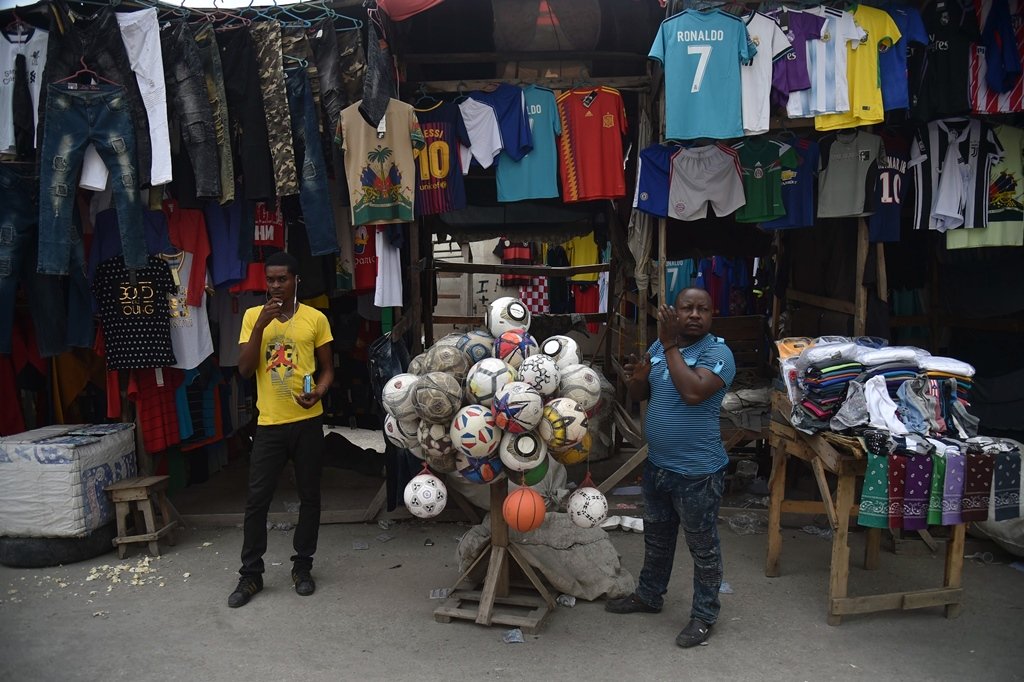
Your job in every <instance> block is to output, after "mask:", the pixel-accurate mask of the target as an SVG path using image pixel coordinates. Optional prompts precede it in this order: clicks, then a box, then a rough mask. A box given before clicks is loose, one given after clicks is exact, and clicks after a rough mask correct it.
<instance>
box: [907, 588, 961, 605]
mask: <svg viewBox="0 0 1024 682" xmlns="http://www.w3.org/2000/svg"><path fill="white" fill-rule="evenodd" d="M963 598H964V591H963V590H962V589H960V588H959V587H955V588H946V587H944V588H941V589H933V590H918V591H915V592H908V593H907V594H905V595H903V606H902V608H904V609H926V608H928V607H929V606H945V605H946V604H959V603H960V602H961V601H963Z"/></svg>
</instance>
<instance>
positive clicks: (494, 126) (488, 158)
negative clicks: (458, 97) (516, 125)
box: [459, 97, 502, 175]
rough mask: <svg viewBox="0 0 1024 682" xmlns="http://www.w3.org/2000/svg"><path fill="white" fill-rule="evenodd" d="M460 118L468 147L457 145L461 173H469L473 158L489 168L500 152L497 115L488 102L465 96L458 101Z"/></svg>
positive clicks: (499, 130) (499, 132) (499, 131)
mask: <svg viewBox="0 0 1024 682" xmlns="http://www.w3.org/2000/svg"><path fill="white" fill-rule="evenodd" d="M459 111H461V112H462V120H463V121H464V122H465V124H466V132H467V133H469V144H470V146H469V147H464V146H463V145H461V144H460V145H459V155H460V158H461V159H462V174H463V175H465V174H467V173H469V164H470V162H471V161H472V160H473V159H476V162H477V163H479V164H480V165H481V166H483V167H484V168H490V167H491V164H492V163H494V159H495V157H497V156H498V154H500V153H501V149H502V144H501V129H500V128H499V127H498V116H497V114H495V113H494V107H492V106H491V105H490V104H485V103H484V102H480V101H477V100H475V99H473V98H472V97H467V98H466V99H464V100H463V101H462V102H460V103H459Z"/></svg>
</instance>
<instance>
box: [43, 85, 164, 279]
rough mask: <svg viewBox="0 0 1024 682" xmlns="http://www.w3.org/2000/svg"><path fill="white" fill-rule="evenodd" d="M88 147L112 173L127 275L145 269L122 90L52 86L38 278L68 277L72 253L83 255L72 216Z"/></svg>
mask: <svg viewBox="0 0 1024 682" xmlns="http://www.w3.org/2000/svg"><path fill="white" fill-rule="evenodd" d="M90 142H91V143H93V144H94V145H95V147H96V151H97V152H99V155H100V158H102V159H103V162H104V163H105V164H106V166H107V169H108V170H109V171H110V177H111V187H112V189H113V195H114V207H115V208H116V209H117V220H118V225H119V226H120V228H121V246H122V247H123V251H124V260H125V265H126V266H127V267H128V268H129V269H132V268H143V267H146V264H147V256H146V242H145V239H144V238H143V233H142V203H141V201H140V199H139V188H138V178H139V174H138V172H137V169H136V168H135V130H134V128H133V127H132V118H131V108H130V106H129V103H128V98H127V96H126V95H125V90H124V88H123V87H121V86H112V85H102V86H95V87H94V88H90V89H87V90H79V89H76V85H75V84H74V83H67V84H51V85H49V86H48V94H47V99H46V123H45V126H44V129H43V145H42V154H41V160H40V165H39V258H38V266H37V270H38V272H39V273H41V274H47V275H66V274H68V270H69V264H70V262H71V254H72V251H73V249H79V250H80V249H81V246H80V245H79V244H78V243H79V242H80V241H81V236H80V235H79V234H78V230H77V229H76V228H75V226H74V222H73V221H72V210H73V208H74V204H75V188H76V186H77V184H78V174H79V171H80V170H81V167H82V158H83V156H84V154H85V148H86V147H88V146H89V143H90Z"/></svg>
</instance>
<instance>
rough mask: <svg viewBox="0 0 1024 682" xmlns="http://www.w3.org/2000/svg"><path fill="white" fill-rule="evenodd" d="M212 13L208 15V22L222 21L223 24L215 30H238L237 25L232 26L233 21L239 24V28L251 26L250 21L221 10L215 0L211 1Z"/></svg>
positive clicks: (234, 13)
mask: <svg viewBox="0 0 1024 682" xmlns="http://www.w3.org/2000/svg"><path fill="white" fill-rule="evenodd" d="M213 7H214V11H213V12H211V13H210V14H209V15H207V16H209V17H210V21H220V20H224V23H223V24H221V25H220V26H218V27H217V29H216V30H225V29H234V28H238V27H239V24H233V23H232V22H234V21H239V22H241V24H240V25H241V26H249V25H251V24H252V19H250V18H249V17H246V16H244V15H242V14H239V13H237V12H228V11H227V10H224V9H221V8H220V6H219V5H218V4H217V0H213Z"/></svg>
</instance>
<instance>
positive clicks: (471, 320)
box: [431, 313, 608, 326]
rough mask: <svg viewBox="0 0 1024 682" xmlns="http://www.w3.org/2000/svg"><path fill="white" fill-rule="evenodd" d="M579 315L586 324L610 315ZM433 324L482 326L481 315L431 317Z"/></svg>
mask: <svg viewBox="0 0 1024 682" xmlns="http://www.w3.org/2000/svg"><path fill="white" fill-rule="evenodd" d="M574 314H578V315H579V316H580V317H581V318H583V321H584V322H604V321H606V320H607V319H608V315H606V314H605V313H574ZM543 316H544V314H543V313H539V314H536V315H534V318H536V317H543ZM431 319H432V321H433V324H475V325H477V326H479V325H480V316H479V315H431Z"/></svg>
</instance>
